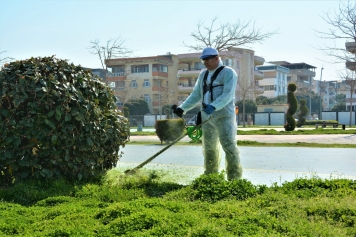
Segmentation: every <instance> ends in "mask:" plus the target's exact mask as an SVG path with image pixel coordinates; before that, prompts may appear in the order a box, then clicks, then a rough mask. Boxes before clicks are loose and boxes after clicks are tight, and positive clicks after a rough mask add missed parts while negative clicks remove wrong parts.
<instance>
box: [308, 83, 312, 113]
mask: <svg viewBox="0 0 356 237" xmlns="http://www.w3.org/2000/svg"><path fill="white" fill-rule="evenodd" d="M308 79H309V119H310V120H311V118H312V117H311V89H312V85H311V77H310V76H309V77H308Z"/></svg>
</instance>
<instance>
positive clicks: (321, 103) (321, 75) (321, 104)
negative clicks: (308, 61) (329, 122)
mask: <svg viewBox="0 0 356 237" xmlns="http://www.w3.org/2000/svg"><path fill="white" fill-rule="evenodd" d="M323 70H324V68H323V66H321V70H320V83H319V93H320V108H319V110H320V116H319V120H321V119H322V111H323V99H322V98H321V79H322V78H323Z"/></svg>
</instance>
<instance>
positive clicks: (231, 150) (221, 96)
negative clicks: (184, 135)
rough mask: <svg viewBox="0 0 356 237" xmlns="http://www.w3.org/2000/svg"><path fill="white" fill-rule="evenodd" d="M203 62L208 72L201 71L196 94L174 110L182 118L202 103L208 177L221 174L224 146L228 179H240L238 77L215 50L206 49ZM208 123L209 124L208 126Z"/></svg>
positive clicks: (193, 93)
mask: <svg viewBox="0 0 356 237" xmlns="http://www.w3.org/2000/svg"><path fill="white" fill-rule="evenodd" d="M199 59H201V61H202V63H204V66H205V67H206V68H207V69H206V70H202V71H201V73H200V74H199V77H198V80H197V82H196V84H195V87H194V90H193V92H192V93H191V94H190V95H189V96H188V98H187V99H186V100H185V101H184V102H183V104H181V105H180V106H178V107H177V106H176V105H173V106H172V110H173V112H174V113H175V114H176V115H177V116H178V117H182V116H183V113H184V112H186V111H189V110H191V109H193V108H194V107H195V106H196V105H197V104H198V103H202V105H201V113H200V114H201V119H200V121H199V119H198V121H197V123H202V122H203V123H202V131H203V136H202V142H203V155H204V158H205V161H204V166H205V174H212V173H217V172H219V166H220V161H221V155H220V154H221V152H220V149H221V146H222V148H223V150H224V152H225V162H226V174H227V178H228V180H234V179H239V178H241V176H242V168H241V165H240V154H239V149H238V147H237V140H236V133H237V126H236V113H235V104H234V98H235V90H236V84H237V74H236V72H235V71H234V70H233V69H232V68H230V67H227V66H223V63H222V61H221V59H220V57H219V53H218V51H217V50H216V49H214V48H212V47H207V48H205V49H204V50H203V52H202V54H201V56H200V57H199ZM210 116H211V118H210V119H209V117H210ZM198 117H199V116H198ZM208 119H209V120H208ZM206 120H208V121H207V122H205V123H204V121H206ZM219 143H220V144H221V146H220V144H219Z"/></svg>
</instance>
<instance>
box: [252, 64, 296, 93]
mask: <svg viewBox="0 0 356 237" xmlns="http://www.w3.org/2000/svg"><path fill="white" fill-rule="evenodd" d="M257 69H258V71H261V72H263V74H264V78H263V79H262V80H261V81H259V85H260V86H261V87H262V88H263V90H264V92H263V94H261V96H265V97H267V98H275V97H277V96H279V95H287V92H288V90H287V89H288V82H287V75H288V73H289V71H290V70H289V69H288V68H286V67H283V66H279V65H275V64H267V65H266V64H265V65H263V66H258V67H257Z"/></svg>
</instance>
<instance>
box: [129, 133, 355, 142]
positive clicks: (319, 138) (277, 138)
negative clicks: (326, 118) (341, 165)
mask: <svg viewBox="0 0 356 237" xmlns="http://www.w3.org/2000/svg"><path fill="white" fill-rule="evenodd" d="M237 139H238V140H240V141H256V142H263V143H296V142H306V143H322V144H356V134H330V135H329V134H328V135H238V136H237ZM190 140H191V139H190V138H189V137H188V136H186V137H184V138H183V139H182V140H180V141H181V142H189V141H190ZM130 141H133V142H157V144H159V143H161V141H160V140H159V138H158V136H131V137H130Z"/></svg>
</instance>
